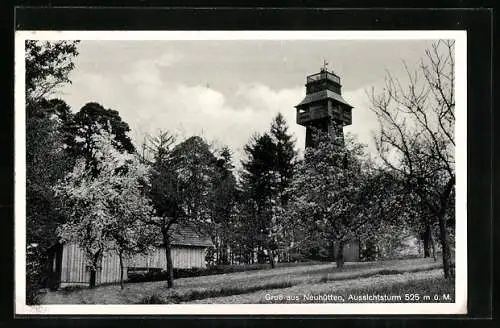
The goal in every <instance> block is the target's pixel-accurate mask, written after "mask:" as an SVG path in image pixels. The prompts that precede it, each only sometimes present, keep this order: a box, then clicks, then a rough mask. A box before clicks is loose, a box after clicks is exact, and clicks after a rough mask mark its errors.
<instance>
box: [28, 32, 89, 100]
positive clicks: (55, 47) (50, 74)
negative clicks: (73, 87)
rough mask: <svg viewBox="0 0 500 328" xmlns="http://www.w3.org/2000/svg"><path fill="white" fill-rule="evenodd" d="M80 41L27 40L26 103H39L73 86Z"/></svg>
mask: <svg viewBox="0 0 500 328" xmlns="http://www.w3.org/2000/svg"><path fill="white" fill-rule="evenodd" d="M78 43H79V41H36V40H26V44H25V46H26V48H25V63H26V98H27V99H26V100H27V103H36V102H38V101H40V100H41V99H43V98H47V97H48V96H50V95H52V94H53V93H54V92H55V91H56V90H57V88H58V87H60V86H62V85H64V84H67V83H71V81H70V79H69V73H70V72H71V71H72V70H73V68H74V66H75V64H74V59H75V57H76V56H77V55H78V50H77V45H78Z"/></svg>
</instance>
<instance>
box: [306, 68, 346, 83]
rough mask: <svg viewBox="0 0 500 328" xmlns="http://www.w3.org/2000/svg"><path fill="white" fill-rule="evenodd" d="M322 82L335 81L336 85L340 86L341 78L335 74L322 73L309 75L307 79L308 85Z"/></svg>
mask: <svg viewBox="0 0 500 328" xmlns="http://www.w3.org/2000/svg"><path fill="white" fill-rule="evenodd" d="M320 80H330V81H333V82H335V83H338V84H340V77H338V76H337V75H335V74H333V73H330V72H327V71H323V72H320V73H316V74H313V75H309V76H308V77H307V83H310V82H316V81H320Z"/></svg>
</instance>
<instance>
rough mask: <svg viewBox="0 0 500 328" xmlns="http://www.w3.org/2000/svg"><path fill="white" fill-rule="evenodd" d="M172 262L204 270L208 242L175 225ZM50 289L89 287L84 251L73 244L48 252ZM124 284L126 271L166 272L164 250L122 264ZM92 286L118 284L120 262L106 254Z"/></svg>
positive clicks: (134, 257) (162, 247) (65, 244)
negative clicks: (151, 270)
mask: <svg viewBox="0 0 500 328" xmlns="http://www.w3.org/2000/svg"><path fill="white" fill-rule="evenodd" d="M171 231H172V232H171V244H172V247H171V248H172V253H171V254H172V262H173V265H174V268H194V267H196V268H204V267H205V266H206V264H205V254H206V248H207V247H209V246H212V245H213V243H212V242H211V240H210V238H209V237H208V236H206V235H204V234H202V233H199V232H197V231H195V229H193V228H190V227H187V226H180V225H176V226H174V227H172V230H171ZM49 265H50V267H49V268H48V269H49V270H48V271H49V275H48V285H49V287H50V288H64V287H69V286H89V282H90V270H89V268H88V266H87V261H86V254H85V251H84V250H83V249H82V248H80V247H79V246H78V244H77V243H73V242H72V243H64V244H61V243H57V244H55V245H54V246H52V247H51V248H50V249H49ZM124 266H125V270H124V280H125V281H126V280H127V279H128V277H127V271H128V269H133V268H141V269H160V270H166V269H167V263H166V254H165V247H164V246H162V245H161V243H160V241H159V242H158V246H156V247H154V248H153V250H152V251H150V252H149V253H147V254H135V255H133V256H131V257H130V258H127V259H125V261H124ZM95 279H96V285H102V284H110V283H118V282H120V259H119V257H118V254H116V253H113V252H110V253H106V254H105V255H104V256H103V257H102V260H101V263H100V265H99V267H98V270H97V272H96V277H95Z"/></svg>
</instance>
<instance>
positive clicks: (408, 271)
mask: <svg viewBox="0 0 500 328" xmlns="http://www.w3.org/2000/svg"><path fill="white" fill-rule="evenodd" d="M323 294H330V295H336V296H339V299H337V300H324V299H317V298H315V296H316V295H323ZM365 294H385V295H401V296H402V298H403V299H401V300H398V302H405V301H411V302H418V301H424V302H453V301H454V299H453V297H454V283H453V282H448V281H446V280H445V279H444V278H443V274H442V269H441V262H440V261H439V260H438V261H434V260H433V259H407V260H392V261H380V262H357V263H346V265H345V267H344V268H343V269H338V268H336V267H335V264H334V263H324V264H304V265H297V266H291V267H278V268H274V269H261V270H252V271H245V272H236V273H227V274H220V275H211V276H201V277H194V278H181V279H176V280H175V287H174V288H172V289H169V288H167V286H166V281H154V282H140V283H127V284H125V288H124V289H123V290H121V289H120V286H118V285H108V286H99V287H96V288H94V289H77V290H59V291H50V292H47V293H45V294H43V295H42V297H41V303H42V304H179V303H210V304H229V303H236V304H244V303H249V304H258V303H277V302H279V303H311V302H329V303H335V302H360V301H359V297H362V296H363V295H365ZM405 294H419V297H420V299H419V300H416V299H412V300H405V299H404V295H405ZM448 294H449V295H450V298H448V297H447V296H446V295H448ZM280 295H281V296H280ZM349 295H353V296H357V297H358V300H356V299H351V300H349V299H348V298H349ZM423 295H430V296H429V297H431V298H432V299H430V300H429V299H423ZM435 295H439V299H434V297H435ZM443 295H445V296H443ZM362 302H363V303H366V302H371V301H370V300H364V301H362ZM375 302H381V300H380V299H379V300H376V301H375Z"/></svg>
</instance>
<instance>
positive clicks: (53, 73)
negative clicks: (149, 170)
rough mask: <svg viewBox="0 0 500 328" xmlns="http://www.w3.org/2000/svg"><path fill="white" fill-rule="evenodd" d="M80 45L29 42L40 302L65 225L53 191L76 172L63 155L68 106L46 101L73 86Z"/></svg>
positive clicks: (30, 268)
mask: <svg viewBox="0 0 500 328" xmlns="http://www.w3.org/2000/svg"><path fill="white" fill-rule="evenodd" d="M76 45H77V42H66V41H60V42H40V41H33V40H28V41H26V44H25V46H26V47H25V65H26V66H25V68H26V70H25V82H26V85H25V94H26V243H27V249H26V252H27V253H26V254H27V258H26V283H27V284H26V292H27V299H26V300H27V302H28V303H35V302H36V297H37V294H38V289H39V287H40V285H41V284H42V283H43V282H42V277H43V270H44V266H43V262H44V259H45V257H46V249H47V248H48V247H49V246H50V245H51V243H52V242H53V241H54V238H52V236H54V235H55V229H56V227H57V225H58V224H60V223H61V222H64V220H65V215H64V213H63V211H59V210H55V209H56V208H58V207H59V206H58V204H57V199H55V197H54V194H53V192H52V190H51V187H52V186H53V185H54V184H55V182H56V181H57V180H58V179H59V178H61V177H62V176H64V174H65V173H66V172H67V171H69V170H70V169H71V166H72V159H71V158H70V157H68V156H67V154H66V153H65V152H64V151H63V147H64V144H63V142H62V141H63V137H62V132H61V126H62V125H63V124H64V123H65V122H66V121H67V120H69V119H70V117H71V112H70V110H69V106H67V105H66V104H65V103H64V102H63V101H61V100H58V99H50V100H47V99H46V98H48V97H49V96H51V95H53V94H54V93H55V92H56V91H57V88H58V87H59V86H62V85H64V84H67V83H70V82H71V81H70V80H69V73H70V71H71V70H72V69H73V67H74V64H73V61H74V59H75V57H76V56H77V54H78V52H77V49H76Z"/></svg>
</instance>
